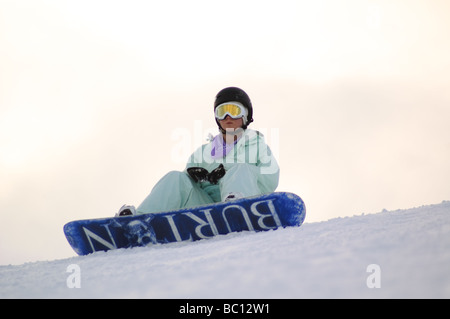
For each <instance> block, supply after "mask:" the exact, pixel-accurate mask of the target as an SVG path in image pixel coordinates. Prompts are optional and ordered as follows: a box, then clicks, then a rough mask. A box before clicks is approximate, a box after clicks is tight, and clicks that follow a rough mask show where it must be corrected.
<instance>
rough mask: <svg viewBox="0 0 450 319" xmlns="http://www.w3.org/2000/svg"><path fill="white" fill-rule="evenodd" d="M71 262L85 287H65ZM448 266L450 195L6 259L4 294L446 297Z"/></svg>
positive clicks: (0, 285)
mask: <svg viewBox="0 0 450 319" xmlns="http://www.w3.org/2000/svg"><path fill="white" fill-rule="evenodd" d="M307 214H308V213H307ZM73 264H75V265H78V266H79V269H80V276H79V278H80V285H81V286H80V288H68V286H67V279H68V278H69V277H70V276H72V275H74V273H72V272H67V270H68V267H69V266H70V265H73ZM373 264H375V265H378V266H379V271H376V270H375V271H373V270H371V268H370V267H369V265H373ZM368 267H369V269H368ZM69 269H70V268H69ZM368 270H369V271H368ZM449 270H450V201H444V202H442V203H441V204H438V205H431V206H422V207H418V208H413V209H407V210H397V211H391V212H388V211H383V212H380V213H377V214H371V215H361V216H354V217H345V218H336V219H332V220H329V221H326V222H319V223H306V224H304V225H303V226H302V227H300V228H298V227H294V228H286V229H278V230H276V231H269V232H262V233H250V232H243V233H238V234H230V235H226V236H219V237H216V238H214V239H209V240H203V241H198V242H193V243H177V244H170V245H158V246H153V247H145V248H134V249H121V250H116V251H110V252H99V253H95V254H92V255H88V256H81V257H73V258H68V259H62V260H54V261H41V262H34V263H26V264H23V265H19V266H12V265H10V266H0V298H449V297H450V274H449ZM374 276H376V277H374ZM368 278H369V282H373V281H372V279H373V278H376V279H379V281H377V282H379V284H380V288H369V287H368V285H367V281H368ZM70 282H72V281H70Z"/></svg>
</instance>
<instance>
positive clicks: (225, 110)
mask: <svg viewBox="0 0 450 319" xmlns="http://www.w3.org/2000/svg"><path fill="white" fill-rule="evenodd" d="M215 115H216V119H218V120H223V119H224V118H225V117H227V115H229V116H231V117H232V118H234V119H239V118H241V117H245V118H246V117H247V109H246V108H245V107H244V106H243V105H242V104H241V103H239V102H227V103H223V104H220V105H219V106H218V107H216V111H215Z"/></svg>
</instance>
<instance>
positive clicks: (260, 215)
mask: <svg viewBox="0 0 450 319" xmlns="http://www.w3.org/2000/svg"><path fill="white" fill-rule="evenodd" d="M305 213H306V209H305V204H304V203H303V201H302V199H301V198H300V197H298V196H297V195H295V194H292V193H281V192H279V193H272V194H269V195H262V196H255V197H248V198H243V199H239V200H235V201H230V202H223V203H217V204H213V205H206V206H199V207H194V208H187V209H181V210H177V211H172V212H166V213H159V214H143V215H138V216H125V217H113V218H99V219H88V220H77V221H72V222H69V223H67V224H66V225H64V234H65V235H66V238H67V240H68V241H69V244H70V245H71V246H72V248H73V249H74V250H75V252H76V253H77V254H79V255H87V254H90V253H93V252H96V251H106V250H110V249H118V248H130V247H139V246H150V245H155V244H165V243H172V242H182V241H194V240H200V239H206V238H211V237H214V236H217V235H225V234H228V233H231V232H240V231H265V230H270V229H277V228H278V227H286V226H300V225H301V224H302V223H303V221H304V219H305Z"/></svg>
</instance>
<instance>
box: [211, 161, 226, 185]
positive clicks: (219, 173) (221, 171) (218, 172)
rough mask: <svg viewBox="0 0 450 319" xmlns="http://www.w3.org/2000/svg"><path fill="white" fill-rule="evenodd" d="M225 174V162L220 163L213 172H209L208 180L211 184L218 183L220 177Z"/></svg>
mask: <svg viewBox="0 0 450 319" xmlns="http://www.w3.org/2000/svg"><path fill="white" fill-rule="evenodd" d="M224 175H225V167H223V164H220V165H219V167H217V168H216V169H214V170H213V171H212V172H211V173H209V175H208V181H209V182H210V183H211V184H217V183H218V182H219V179H221V178H222V177H223V176H224Z"/></svg>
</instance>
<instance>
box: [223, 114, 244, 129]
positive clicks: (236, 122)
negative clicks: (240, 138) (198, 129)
mask: <svg viewBox="0 0 450 319" xmlns="http://www.w3.org/2000/svg"><path fill="white" fill-rule="evenodd" d="M219 124H220V126H221V127H222V128H223V129H224V130H225V131H235V130H236V129H238V128H241V127H242V126H243V125H244V120H243V118H242V117H241V118H239V119H234V118H232V117H231V116H229V115H227V116H226V117H225V118H224V119H223V120H219Z"/></svg>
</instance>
